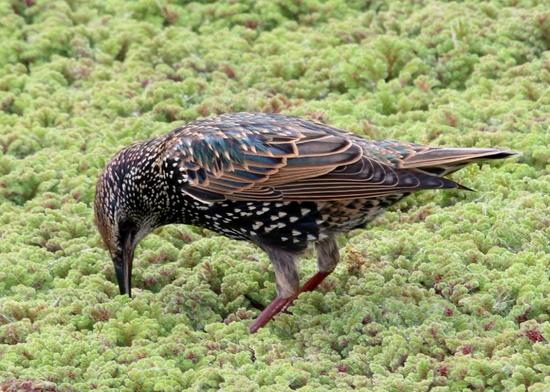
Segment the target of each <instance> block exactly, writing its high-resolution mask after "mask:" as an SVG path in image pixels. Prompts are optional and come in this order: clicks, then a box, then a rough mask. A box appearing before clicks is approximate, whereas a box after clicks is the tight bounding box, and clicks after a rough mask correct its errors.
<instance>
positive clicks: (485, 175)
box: [0, 0, 550, 392]
mask: <svg viewBox="0 0 550 392" xmlns="http://www.w3.org/2000/svg"><path fill="white" fill-rule="evenodd" d="M545 5H546V4H545V3H544V2H543V1H527V0H526V1H505V2H502V1H497V0H492V1H487V2H481V3H479V2H465V3H456V2H441V1H433V2H428V3H427V4H425V5H422V4H420V3H418V2H409V1H391V2H389V1H370V2H364V1H341V0H330V1H317V0H308V1H287V0H277V1H251V0H240V1H220V2H209V1H208V2H207V1H204V2H203V1H197V2H172V1H153V0H142V1H137V2H126V1H122V0H110V1H91V2H89V1H87V2H84V1H71V2H63V1H54V0H44V1H36V2H34V1H26V2H14V1H11V2H10V1H7V2H2V3H0V36H2V45H1V47H0V203H1V204H0V225H1V226H0V253H1V257H0V389H3V388H4V387H5V388H8V387H12V388H20V389H23V388H27V389H28V388H31V387H34V388H36V389H39V388H40V389H41V390H46V391H49V390H52V391H53V390H60V391H69V390H79V391H80V390H100V391H134V390H141V391H180V390H194V391H204V390H218V389H222V390H227V391H257V390H260V391H279V390H280V391H287V390H302V391H318V390H350V389H352V388H355V389H358V390H373V391H398V390H407V391H408V390H418V391H424V390H426V391H427V390H432V391H441V392H442V391H462V390H479V391H481V390H494V391H500V390H508V391H524V390H527V389H528V390H529V391H545V390H547V389H548V385H549V384H550V379H549V376H548V374H550V349H549V345H548V341H549V340H550V318H549V314H550V283H549V281H548V270H549V269H550V245H549V242H548V238H550V229H549V227H550V221H549V220H548V217H549V216H550V207H549V206H550V196H549V195H550V174H549V169H550V165H549V164H548V161H549V158H550V149H549V147H548V146H550V116H549V115H548V113H549V112H550V90H549V89H548V84H549V83H550V55H549V53H550V52H549V50H550V41H549V38H548V37H549V36H550V14H549V13H548V9H547V7H545ZM243 110H246V111H276V112H284V113H289V114H295V115H301V116H306V117H313V118H316V119H320V120H322V121H325V122H327V123H330V124H333V125H335V126H339V127H342V128H347V129H349V130H351V131H353V132H356V133H357V134H359V135H363V136H366V137H372V138H380V139H382V138H385V139H402V140H410V141H415V142H419V143H430V144H434V145H448V146H450V145H457V146H458V145H460V146H479V147H485V146H501V147H505V148H509V149H513V150H516V151H520V152H521V153H522V157H521V158H519V159H518V160H516V161H513V160H512V161H508V162H503V163H499V164H496V165H493V166H483V167H480V166H470V167H468V168H466V169H464V170H462V171H460V172H457V173H456V174H454V175H453V178H454V179H456V180H457V181H459V182H461V183H463V184H464V185H466V186H468V187H471V188H474V189H476V190H477V192H475V193H471V192H463V191H457V192H422V193H419V194H417V195H415V196H414V197H410V198H408V199H407V200H405V201H403V202H402V203H401V204H399V205H398V206H397V207H396V208H394V209H392V210H391V211H389V212H388V213H386V214H385V215H384V216H382V217H381V218H380V219H378V220H377V221H375V222H374V223H373V224H372V225H371V227H370V228H369V229H368V230H357V231H354V232H353V233H350V234H349V235H348V236H346V237H342V238H341V239H340V240H339V241H340V245H341V247H342V262H341V264H340V265H339V267H338V269H337V270H336V272H335V273H334V274H333V275H332V276H330V277H329V278H328V279H327V281H326V283H324V284H323V285H322V286H321V288H320V290H318V291H316V292H312V293H307V294H304V295H302V296H301V297H300V299H299V300H298V301H296V303H295V304H294V306H293V307H292V308H291V312H292V313H290V314H283V315H280V316H279V317H277V318H276V320H274V321H273V322H271V323H270V324H269V325H268V326H267V328H265V329H262V330H260V331H259V332H258V333H257V334H255V335H250V334H249V333H248V331H247V327H248V325H249V324H250V322H251V320H252V319H253V318H254V317H255V316H256V315H257V314H258V311H257V309H255V308H254V307H253V306H252V304H251V301H250V299H253V300H254V301H257V302H260V303H264V304H267V303H268V302H269V301H270V300H271V299H272V298H273V296H274V295H275V284H274V276H273V272H272V269H271V266H270V265H269V262H268V259H267V257H266V256H265V255H264V254H262V253H261V252H258V250H257V249H255V248H253V247H252V246H250V245H247V244H244V243H239V242H235V241H230V240H228V239H226V238H222V237H219V236H215V235H213V234H212V233H210V232H207V231H205V230H201V229H198V228H193V227H176V226H174V227H165V228H162V229H160V230H157V231H156V232H155V233H154V234H153V235H151V236H149V237H148V238H147V239H145V240H144V241H143V242H142V244H141V245H140V247H139V248H138V250H137V254H136V260H135V263H134V280H133V283H134V287H135V289H134V293H135V296H134V298H133V299H131V300H130V299H128V298H125V297H120V296H118V295H117V292H118V288H117V286H116V284H115V278H114V273H113V270H112V266H111V261H110V260H109V257H108V254H107V252H106V251H105V250H104V249H103V248H102V245H101V243H100V239H99V236H98V234H97V232H96V229H95V227H94V225H93V219H92V207H91V206H92V202H93V197H94V185H95V181H96V178H97V176H98V174H99V173H100V171H101V169H102V168H103V167H104V165H105V163H106V162H107V161H108V159H109V158H110V157H111V156H112V155H113V154H114V153H115V152H116V151H118V150H119V149H120V148H122V147H123V146H126V145H128V144H130V143H133V142H135V141H137V140H143V139H146V138H149V137H152V136H155V135H160V134H162V133H165V132H167V131H169V130H170V129H172V128H174V127H176V126H177V125H180V124H182V123H184V122H187V121H191V120H193V119H195V118H198V117H204V116H208V115H213V114H216V113H221V112H231V111H243ZM315 268H316V267H315V261H314V257H313V255H312V254H308V255H307V257H306V258H305V260H304V262H303V263H302V272H301V275H302V278H306V277H307V276H308V275H310V274H312V273H313V272H314V271H315Z"/></svg>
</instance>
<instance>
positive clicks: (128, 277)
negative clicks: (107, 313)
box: [113, 235, 134, 297]
mask: <svg viewBox="0 0 550 392" xmlns="http://www.w3.org/2000/svg"><path fill="white" fill-rule="evenodd" d="M133 260H134V244H133V243H132V236H131V235H128V236H127V237H126V238H125V239H124V243H123V248H122V254H121V255H120V256H119V257H116V258H114V259H113V263H114V265H115V272H116V280H117V282H118V288H119V290H120V294H121V295H124V294H128V296H129V297H131V296H132V262H133Z"/></svg>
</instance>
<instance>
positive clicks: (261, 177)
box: [95, 113, 512, 331]
mask: <svg viewBox="0 0 550 392" xmlns="http://www.w3.org/2000/svg"><path fill="white" fill-rule="evenodd" d="M510 155H512V153H510V152H506V151H501V150H496V149H465V148H464V149H450V148H442V149H439V148H431V147H427V146H421V145H417V144H412V143H403V142H397V141H372V140H366V139H362V138H360V137H358V136H355V135H353V134H350V133H347V132H345V131H342V130H339V129H336V128H333V127H330V126H327V125H324V124H320V123H316V122H312V121H307V120H303V119H299V118H296V117H290V116H284V115H279V114H261V113H236V114H227V115H222V116H219V117H215V118H210V119H206V120H201V121H196V122H194V123H191V124H188V125H186V126H183V127H180V128H177V129H175V130H173V131H172V132H170V133H168V134H166V135H164V136H161V137H159V138H156V139H152V140H149V141H146V142H143V143H138V144H134V145H132V146H130V147H128V148H126V149H124V150H122V151H121V152H120V153H118V154H117V155H116V156H115V158H113V160H112V161H111V162H110V163H109V164H108V166H107V168H106V169H105V171H104V172H103V174H102V175H101V176H100V178H99V181H98V185H97V191H96V192H97V194H96V201H95V214H96V221H97V224H98V228H99V230H100V233H101V235H102V238H103V240H104V242H105V244H106V245H107V247H108V249H109V251H110V253H111V256H112V258H113V261H114V264H115V269H116V271H117V279H118V281H119V286H120V290H121V293H127V294H130V274H131V261H132V257H133V251H134V248H135V246H136V244H137V242H138V241H139V240H140V239H141V238H143V237H144V236H145V235H147V234H148V233H149V232H150V231H151V230H152V229H153V228H155V227H158V226H162V225H166V224H172V223H184V224H192V225H197V226H201V227H206V228H208V229H211V230H213V231H215V232H218V233H220V234H223V235H226V236H228V237H230V238H234V239H239V240H247V241H250V242H252V243H255V244H256V245H258V246H259V247H261V248H262V249H264V250H265V251H266V252H267V253H268V255H269V256H270V259H271V260H272V262H273V265H274V269H275V274H276V279H277V288H278V294H279V296H278V302H277V300H276V301H274V303H273V304H272V305H270V307H271V308H270V307H268V308H267V309H266V310H265V311H264V312H263V313H262V315H261V316H260V318H259V319H258V321H257V322H256V324H254V325H253V327H252V328H251V329H252V330H253V331H255V330H256V329H257V328H259V327H261V326H262V325H264V324H265V323H266V322H267V321H268V320H269V318H270V317H271V316H273V315H274V314H276V313H277V312H278V311H280V310H281V309H284V308H286V307H288V305H289V304H290V303H291V301H292V299H294V298H295V296H296V295H297V294H298V293H299V292H300V291H299V282H298V280H297V279H298V278H297V277H298V275H297V272H296V266H295V261H296V258H297V256H298V255H299V254H300V252H302V251H303V250H304V249H305V248H306V247H307V246H308V243H311V242H314V243H316V244H317V245H316V247H317V252H318V255H319V268H320V274H321V275H322V276H316V277H314V279H312V280H311V281H310V282H308V283H306V286H307V285H308V284H309V283H311V284H310V286H311V287H309V286H307V287H306V289H313V288H315V286H316V285H317V284H318V283H319V282H320V281H321V280H322V279H323V278H324V277H325V276H326V275H328V273H330V272H331V271H332V270H333V269H334V268H335V266H336V263H337V262H338V257H337V248H336V245H335V242H334V236H335V235H336V234H337V233H340V232H346V231H349V230H351V229H354V228H357V227H363V226H364V225H365V224H367V223H368V222H370V221H371V220H372V219H374V218H375V217H376V216H377V215H378V214H380V213H381V212H382V211H383V210H384V208H386V207H388V206H390V205H391V204H393V203H395V202H397V201H398V200H400V199H401V198H403V197H405V196H406V195H408V194H410V193H411V192H414V191H417V190H422V189H437V188H457V187H460V186H459V185H458V184H456V183H455V182H453V181H451V180H448V179H446V178H443V177H441V176H443V175H445V174H448V173H450V172H452V171H455V170H458V169H459V168H461V167H463V166H464V165H465V164H467V163H469V162H471V161H474V160H480V159H496V158H504V157H507V156H510ZM335 249H336V252H335ZM327 255H332V256H327ZM319 279H320V280H319ZM317 280H318V281H317ZM274 304H275V305H274Z"/></svg>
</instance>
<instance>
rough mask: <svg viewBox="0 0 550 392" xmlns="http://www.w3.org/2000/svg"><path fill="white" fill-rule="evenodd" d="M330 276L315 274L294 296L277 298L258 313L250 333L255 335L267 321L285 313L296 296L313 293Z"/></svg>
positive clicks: (320, 273)
mask: <svg viewBox="0 0 550 392" xmlns="http://www.w3.org/2000/svg"><path fill="white" fill-rule="evenodd" d="M329 274H330V272H321V271H319V272H317V273H316V274H315V275H313V276H312V277H311V278H310V279H309V280H308V281H307V282H306V283H305V284H304V285H303V286H302V288H301V289H300V290H299V291H297V292H296V293H295V294H294V295H292V296H291V297H289V298H281V297H277V298H275V299H274V300H273V302H271V303H270V304H269V305H268V306H267V307H266V308H265V309H264V310H263V311H262V313H260V315H259V316H258V318H256V320H254V322H253V323H252V325H251V326H250V332H252V333H255V332H256V331H258V329H260V328H262V327H263V326H264V325H266V324H267V323H268V322H269V320H271V319H272V318H273V317H275V316H276V315H277V314H279V313H281V312H283V311H285V310H286V309H287V308H288V307H289V306H290V305H292V303H293V302H294V300H295V299H296V298H298V296H299V295H300V294H301V293H303V292H306V291H313V290H315V289H316V288H317V286H319V284H321V282H322V281H323V280H325V278H326V277H327V276H328V275H329Z"/></svg>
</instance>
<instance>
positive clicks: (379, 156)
mask: <svg viewBox="0 0 550 392" xmlns="http://www.w3.org/2000/svg"><path fill="white" fill-rule="evenodd" d="M509 155H512V153H510V152H506V151H501V150H496V149H445V148H443V149H440V148H430V147H427V146H421V145H417V144H412V143H403V142H396V141H371V140H365V139H362V138H359V137H357V136H355V135H353V134H350V133H347V132H345V131H342V130H339V129H336V128H333V127H329V126H327V125H324V124H319V123H315V122H311V121H307V120H302V119H299V118H295V117H289V116H283V115H277V114H263V113H235V114H228V115H223V116H219V117H216V118H210V119H207V120H202V121H198V122H195V123H192V124H189V125H187V126H184V127H182V128H178V129H176V130H174V131H173V132H171V133H170V134H168V135H166V137H165V139H164V154H163V155H162V157H161V164H162V168H163V170H164V171H165V172H167V173H170V174H171V177H172V178H174V179H176V181H177V183H178V184H180V187H181V191H182V192H184V193H186V194H188V195H190V196H192V197H194V198H196V199H200V200H202V201H205V202H213V201H218V200H224V199H231V200H252V201H277V200H284V201H290V200H310V201H316V200H318V201H321V200H340V199H351V198H376V197H381V196H386V195H391V194H402V193H409V192H412V191H416V190H420V189H432V188H456V187H459V185H458V184H456V183H455V182H453V181H451V180H448V179H445V178H440V177H439V176H440V175H444V174H447V173H449V172H452V171H454V170H457V169H458V168H460V167H462V166H464V165H465V164H467V163H469V162H470V161H472V160H477V159H492V158H504V157H506V156H509Z"/></svg>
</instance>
